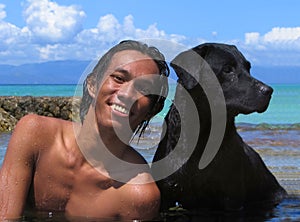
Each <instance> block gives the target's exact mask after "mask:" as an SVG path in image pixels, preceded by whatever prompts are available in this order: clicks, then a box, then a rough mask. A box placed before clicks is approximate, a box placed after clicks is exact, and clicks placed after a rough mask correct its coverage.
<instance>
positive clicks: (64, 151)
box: [0, 41, 169, 219]
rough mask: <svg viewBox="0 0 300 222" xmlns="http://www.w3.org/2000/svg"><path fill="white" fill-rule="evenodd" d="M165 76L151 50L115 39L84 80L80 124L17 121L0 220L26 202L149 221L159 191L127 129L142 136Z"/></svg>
mask: <svg viewBox="0 0 300 222" xmlns="http://www.w3.org/2000/svg"><path fill="white" fill-rule="evenodd" d="M158 74H159V75H158ZM168 75H169V69H168V66H167V64H166V62H165V61H164V56H163V55H162V54H161V53H160V52H159V51H158V50H157V49H156V48H154V47H148V46H147V45H145V44H142V43H140V42H137V41H123V42H121V43H120V44H118V45H116V46H115V47H113V48H112V49H110V50H109V51H108V52H107V53H106V54H105V55H104V56H103V57H102V58H101V59H100V60H99V62H98V64H97V65H96V66H95V68H94V69H93V71H92V73H91V74H89V76H88V77H87V78H86V80H85V83H84V90H83V98H82V104H81V107H80V117H81V120H82V124H75V123H72V122H69V121H64V120H60V119H55V118H49V117H41V116H37V115H28V116H25V117H23V118H22V119H21V120H20V121H19V123H18V124H17V126H16V128H15V130H14V133H13V135H12V137H11V140H10V143H9V145H8V148H7V153H6V156H5V159H4V162H3V166H2V169H1V172H0V218H18V217H20V216H21V215H22V213H23V211H24V208H25V207H27V206H28V205H30V204H29V203H31V206H32V207H33V208H35V209H37V210H43V211H65V212H66V215H68V216H76V217H77V216H83V217H95V218H118V219H151V218H154V217H155V216H157V214H158V210H159V204H160V193H159V190H158V188H157V186H156V184H155V182H154V181H153V179H152V177H151V175H150V173H149V172H150V170H149V168H148V166H147V164H146V161H145V160H144V158H143V157H142V156H141V155H140V154H139V153H138V152H136V151H135V150H134V149H133V148H132V147H130V145H128V144H129V141H130V138H131V136H132V134H133V131H134V132H137V131H138V130H140V131H143V130H144V129H145V127H146V126H147V124H148V123H149V120H150V119H151V118H152V117H153V116H154V115H155V114H157V113H158V112H159V111H160V110H161V109H162V108H163V104H164V100H165V96H166V94H167V91H168V87H167V80H166V76H168ZM163 77H165V78H163ZM153 90H154V91H153ZM139 166H140V167H139Z"/></svg>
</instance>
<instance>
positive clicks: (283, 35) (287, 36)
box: [263, 27, 300, 43]
mask: <svg viewBox="0 0 300 222" xmlns="http://www.w3.org/2000/svg"><path fill="white" fill-rule="evenodd" d="M263 38H264V41H266V42H271V43H272V42H289V41H295V40H297V39H299V38H300V27H292V28H290V27H288V28H285V27H275V28H273V29H272V30H271V31H270V32H268V33H266V34H265V35H264V37H263Z"/></svg>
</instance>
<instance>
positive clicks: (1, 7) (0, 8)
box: [0, 4, 6, 20]
mask: <svg viewBox="0 0 300 222" xmlns="http://www.w3.org/2000/svg"><path fill="white" fill-rule="evenodd" d="M4 8H5V5H4V4H0V20H3V19H4V18H5V17H6V12H5V10H4Z"/></svg>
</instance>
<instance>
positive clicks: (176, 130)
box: [152, 43, 286, 210]
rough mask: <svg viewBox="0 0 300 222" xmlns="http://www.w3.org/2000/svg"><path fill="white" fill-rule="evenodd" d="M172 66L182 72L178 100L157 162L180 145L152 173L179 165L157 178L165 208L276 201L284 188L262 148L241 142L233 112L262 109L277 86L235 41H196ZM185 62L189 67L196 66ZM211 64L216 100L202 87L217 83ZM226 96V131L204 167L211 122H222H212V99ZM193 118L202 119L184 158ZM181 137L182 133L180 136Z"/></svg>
mask: <svg viewBox="0 0 300 222" xmlns="http://www.w3.org/2000/svg"><path fill="white" fill-rule="evenodd" d="M191 53H192V54H193V53H194V54H196V55H198V56H199V58H203V59H204V60H203V59H197V58H196V59H195V56H194V57H193V58H191V57H190V55H191ZM200 56H201V57H200ZM201 60H202V61H201ZM178 64H179V65H178ZM171 66H172V67H173V68H174V70H175V72H176V74H177V76H178V83H179V84H178V85H177V88H176V95H175V98H174V104H175V105H174V104H173V105H172V106H171V107H170V111H169V112H168V114H167V116H166V118H165V121H166V129H165V132H166V133H165V136H164V138H163V140H162V141H161V142H160V144H159V147H158V149H157V151H156V153H155V156H154V159H153V164H155V161H158V160H161V159H163V158H165V157H167V156H168V155H169V154H170V153H171V151H173V150H174V148H175V146H177V147H179V149H180V152H177V154H174V155H173V156H172V158H171V159H169V160H168V161H167V163H166V164H164V165H163V166H160V167H159V168H157V167H153V168H152V171H153V175H154V177H157V175H158V174H161V173H162V171H165V172H169V171H170V172H171V171H172V170H173V171H176V172H175V173H173V174H171V175H169V176H168V177H166V178H164V179H161V178H159V179H161V180H159V181H158V182H157V184H158V186H159V189H160V191H161V195H162V197H161V198H162V203H161V208H162V210H167V209H169V208H170V207H173V206H175V205H176V204H180V205H182V207H183V208H185V209H191V210H192V209H201V208H205V209H212V210H240V209H249V208H252V207H259V208H264V207H266V208H267V207H274V206H275V205H276V204H278V203H279V202H280V201H281V200H282V198H284V196H285V195H286V191H285V190H284V189H283V188H282V187H281V186H280V185H279V183H278V182H277V180H276V178H275V177H274V176H273V175H272V173H271V172H270V171H269V170H268V169H267V167H266V166H265V164H264V163H263V161H262V159H261V158H260V156H259V154H258V153H256V152H255V151H254V150H253V149H252V148H251V147H249V146H248V145H247V144H245V143H244V142H243V140H242V138H241V137H240V136H239V135H238V133H237V131H236V127H235V123H234V118H235V116H237V115H238V114H239V113H243V114H249V113H252V112H264V111H265V110H266V109H267V107H268V105H269V101H270V99H271V94H272V92H273V89H272V88H271V87H269V86H267V85H266V84H264V83H262V82H260V81H258V80H257V79H255V78H253V77H252V76H251V75H250V63H249V62H248V61H247V60H246V59H245V57H244V56H243V55H242V53H241V52H239V51H238V49H237V48H236V47H235V46H233V45H226V44H217V43H207V44H202V45H199V46H196V47H194V48H192V49H191V50H188V51H185V52H182V53H180V54H179V55H178V56H176V58H175V59H174V60H173V61H172V62H171ZM183 66H185V67H190V70H192V71H190V70H187V69H185V68H184V67H183ZM207 67H210V68H211V70H212V71H213V72H214V73H215V76H214V77H216V78H217V82H218V84H219V86H220V89H221V91H222V96H223V95H224V97H222V96H220V97H216V98H217V99H216V98H215V99H214V101H210V99H209V98H208V96H207V90H205V89H204V88H203V86H206V87H208V88H210V89H211V88H212V87H214V86H213V84H212V85H209V84H210V83H209V81H207V77H203V76H204V74H205V72H207V70H208V69H207ZM212 71H211V73H213V72H212ZM189 72H194V74H193V75H191V73H189ZM193 76H194V77H193ZM205 79H206V80H205ZM205 84H206V85H205ZM207 84H208V85H209V86H207ZM181 86H183V87H184V88H182V87H181ZM184 90H185V91H187V92H188V94H189V95H190V96H191V97H192V99H193V102H194V103H195V104H196V109H197V110H198V115H199V116H197V118H199V119H198V120H197V118H196V119H195V118H193V117H190V113H189V112H191V111H190V108H189V107H188V105H187V103H186V101H185V99H184V97H183V96H182V92H183V91H184ZM218 98H219V99H218ZM224 98H225V101H224ZM222 100H223V102H224V104H225V109H224V110H225V114H224V113H223V114H224V116H225V118H226V120H224V121H223V122H224V123H225V124H224V125H225V126H224V134H223V135H222V136H224V137H222V139H221V142H220V146H219V147H217V148H219V149H218V152H217V153H216V155H215V156H214V158H212V161H211V162H210V163H209V164H208V165H207V166H206V167H205V168H203V169H199V161H200V159H201V158H202V155H203V153H204V151H205V147H206V145H207V143H208V140H209V136H210V134H211V131H212V123H214V124H216V123H220V124H221V123H222V121H219V120H218V119H217V120H216V121H214V122H213V116H212V114H211V113H212V109H213V106H214V105H213V104H221V103H222ZM220 112H221V110H220ZM221 114H222V113H221ZM214 118H215V117H214ZM216 118H218V116H217V117H216ZM195 121H199V124H200V130H199V135H197V136H198V137H197V138H198V139H197V141H196V146H195V149H194V150H193V152H192V153H191V155H190V156H189V158H188V159H184V157H182V156H184V153H185V152H186V149H187V148H189V147H188V146H190V144H189V138H190V137H189V135H190V134H192V133H194V132H193V130H191V131H189V130H184V132H183V131H182V130H183V128H184V127H183V126H185V129H188V128H189V126H190V125H193V124H195ZM217 127H220V128H222V127H223V126H222V125H220V126H217ZM179 137H183V138H181V140H180V141H179ZM178 143H179V144H178ZM186 160H187V161H186ZM152 166H153V165H152Z"/></svg>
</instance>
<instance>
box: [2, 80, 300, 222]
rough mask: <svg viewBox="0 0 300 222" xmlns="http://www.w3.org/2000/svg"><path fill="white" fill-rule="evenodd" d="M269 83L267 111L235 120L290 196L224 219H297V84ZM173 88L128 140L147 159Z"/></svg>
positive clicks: (24, 89)
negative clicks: (263, 209) (264, 211)
mask: <svg viewBox="0 0 300 222" xmlns="http://www.w3.org/2000/svg"><path fill="white" fill-rule="evenodd" d="M271 86H272V87H273V88H274V93H273V96H272V99H271V102H270V105H269V108H268V109H267V111H266V112H264V113H261V114H258V113H253V114H250V115H239V116H238V117H237V118H236V123H237V126H238V131H239V133H240V135H241V136H242V138H243V139H244V141H245V142H246V143H248V144H249V145H250V146H252V147H253V148H254V149H255V150H256V151H257V152H258V153H259V154H260V155H261V157H262V158H263V160H264V162H265V163H266V165H267V166H268V168H269V169H270V170H271V171H272V173H273V174H274V175H275V176H276V178H277V179H278V181H279V183H280V184H281V185H282V186H283V187H284V188H285V189H286V190H287V191H288V193H289V195H290V197H289V198H287V199H286V200H284V201H283V202H282V203H281V204H280V205H279V206H277V207H276V208H275V209H274V210H273V211H272V212H270V213H269V214H268V215H267V216H266V215H264V216H261V217H259V218H258V220H251V218H253V215H251V216H246V218H245V215H243V216H240V215H236V216H234V219H233V220H228V221H300V201H299V197H300V84H294V85H293V84H289V85H279V84H277V85H271ZM76 88H77V86H76V85H0V96H12V95H14V96H25V95H31V96H73V95H74V91H75V90H76ZM80 90H81V89H80V87H79V91H77V92H76V95H79V94H80ZM174 91H175V87H174V85H171V87H170V95H169V97H168V99H167V101H166V105H165V108H164V109H163V111H162V112H161V113H159V114H158V115H157V116H156V117H155V118H154V120H153V121H152V123H151V124H150V126H149V128H148V129H147V131H146V133H145V135H144V137H142V138H140V140H139V143H137V139H134V140H133V142H132V145H133V146H134V147H135V148H136V149H137V150H138V151H139V152H140V153H141V154H142V155H143V156H144V157H145V158H146V159H147V160H148V161H149V162H151V161H152V157H153V155H154V153H155V149H156V146H157V144H158V142H159V140H160V134H161V124H162V122H163V118H164V116H165V115H166V113H167V111H168V107H169V106H170V104H171V103H172V97H173V95H174ZM10 136H11V134H10V133H0V165H1V163H2V161H3V158H4V155H5V151H6V147H7V144H8V142H9V139H10ZM202 216H203V215H202ZM206 216H207V215H205V218H206ZM214 216H216V215H213V216H211V217H212V218H213V217H214ZM227 216H228V215H227ZM231 216H232V215H231ZM205 218H199V219H205ZM218 218H219V217H218ZM44 219H45V218H44ZM206 219H207V218H206ZM219 219H220V218H219ZM221 219H222V218H221ZM223 219H224V218H223ZM226 219H228V218H226ZM236 219H237V220H236ZM238 219H241V220H238ZM244 219H245V220H244ZM182 221H183V220H182ZM204 221H205V220H204ZM209 221H216V220H209ZM218 221H223V220H218Z"/></svg>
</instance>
